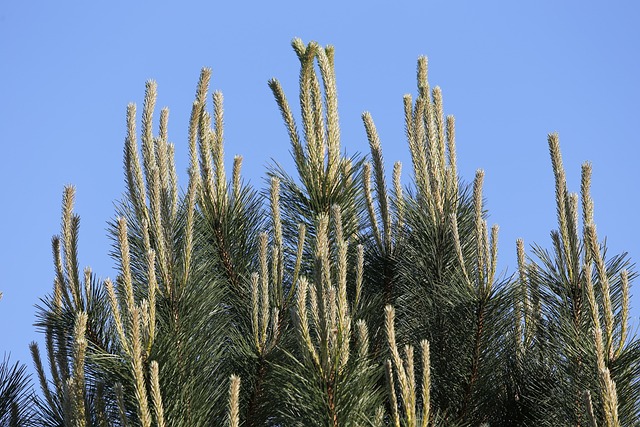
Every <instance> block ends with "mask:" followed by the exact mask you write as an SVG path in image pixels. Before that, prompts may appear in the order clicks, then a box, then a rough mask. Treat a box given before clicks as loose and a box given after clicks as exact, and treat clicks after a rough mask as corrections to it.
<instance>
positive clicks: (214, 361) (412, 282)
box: [0, 39, 640, 427]
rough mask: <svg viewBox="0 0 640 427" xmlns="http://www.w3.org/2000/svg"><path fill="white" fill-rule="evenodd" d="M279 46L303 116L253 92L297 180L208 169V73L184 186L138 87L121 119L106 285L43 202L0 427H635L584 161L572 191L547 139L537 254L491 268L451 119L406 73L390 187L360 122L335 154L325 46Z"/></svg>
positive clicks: (378, 151)
mask: <svg viewBox="0 0 640 427" xmlns="http://www.w3.org/2000/svg"><path fill="white" fill-rule="evenodd" d="M292 44H293V48H294V51H295V53H296V55H297V56H298V59H299V61H300V81H299V83H300V87H299V108H300V113H299V114H296V113H294V108H292V105H291V104H290V103H289V101H288V98H287V96H286V95H285V92H284V90H283V88H282V86H281V85H280V83H279V82H278V81H277V80H275V79H273V80H271V81H269V87H270V88H271V90H272V92H273V95H274V97H275V101H276V104H277V107H278V108H279V109H280V112H281V115H282V119H283V122H284V124H285V130H286V132H287V134H288V137H289V140H290V144H291V152H292V155H293V159H294V164H295V173H293V174H291V173H290V172H289V171H285V170H283V169H282V168H281V167H279V166H277V165H276V166H273V167H271V168H270V169H269V170H268V172H267V174H268V180H267V181H268V183H269V185H268V188H267V189H266V191H264V192H260V191H259V190H256V189H254V188H252V187H251V186H250V185H247V184H246V183H245V181H243V179H242V175H241V168H242V157H239V156H236V157H235V159H234V162H233V165H232V167H231V168H230V169H231V170H230V171H229V170H228V168H227V165H225V162H224V117H223V112H224V108H223V96H222V94H221V93H219V92H214V93H213V95H212V96H210V95H209V85H210V78H211V71H210V70H209V69H206V68H205V69H203V70H202V73H201V75H200V80H199V82H198V85H197V89H196V95H195V101H194V103H193V106H192V111H191V118H190V121H189V126H188V146H189V154H190V165H189V169H188V182H187V183H186V186H185V187H184V188H182V187H180V185H179V184H178V178H177V176H178V174H177V171H176V167H175V162H174V146H173V144H172V143H170V142H169V138H168V126H167V124H168V117H169V113H168V110H167V109H162V110H161V112H160V116H159V120H157V122H158V123H159V125H158V130H157V132H154V130H153V127H154V114H155V110H156V109H155V103H156V84H155V82H153V81H149V82H147V85H146V93H145V99H144V105H143V106H142V115H141V130H140V134H139V135H138V131H137V129H136V124H137V121H138V117H137V111H136V106H135V105H133V104H130V105H129V106H128V107H127V115H126V123H127V132H126V139H125V146H124V171H125V187H126V192H125V197H124V199H123V200H122V201H120V202H119V203H118V204H117V209H116V215H115V217H114V219H113V221H112V222H111V223H110V232H111V235H112V238H113V251H112V253H111V256H112V257H113V259H114V261H115V263H116V265H117V270H118V274H117V277H115V278H111V279H110V278H106V279H101V278H99V277H98V276H97V275H95V274H94V273H93V272H92V271H91V269H89V268H85V269H84V270H81V266H79V265H78V253H77V248H78V238H79V236H78V233H79V224H80V220H79V217H78V216H77V215H76V214H75V213H74V209H73V206H74V199H75V196H76V195H75V191H74V188H73V187H67V188H65V189H64V193H63V202H62V221H61V232H60V235H59V236H55V237H54V238H53V240H52V248H53V260H54V266H55V273H56V274H55V277H54V286H53V291H52V293H51V294H50V295H48V296H46V297H45V298H43V299H42V301H41V303H40V304H39V311H38V318H37V323H36V325H37V327H38V329H39V330H40V331H41V332H42V333H43V334H44V342H45V348H44V349H42V350H41V349H40V348H39V346H38V345H37V344H35V343H34V344H32V346H31V352H32V355H33V360H34V363H35V368H36V369H35V371H36V374H37V383H38V384H39V387H40V391H39V392H38V393H34V392H32V391H31V389H30V384H29V382H28V380H27V378H26V377H25V375H24V370H23V369H22V368H19V367H18V365H16V366H15V367H13V368H12V367H10V366H9V364H8V362H6V361H5V362H4V363H3V364H2V366H1V368H0V391H2V394H1V397H0V425H1V426H22V425H24V426H31V425H35V426H46V427H63V426H64V427H66V426H73V427H94V426H95V427H111V426H132V427H133V426H135V427H137V426H141V427H152V426H153V427H155V426H157V427H164V426H167V427H169V426H172V427H173V426H176V427H179V426H183V427H198V426H203V427H204V426H232V427H238V426H265V425H266V426H322V427H342V426H345V427H347V426H353V427H356V426H363V427H364V426H380V427H381V426H393V427H418V426H420V427H426V426H527V425H530V426H564V425H567V426H591V427H595V426H597V425H601V426H603V425H604V426H608V427H613V426H631V425H637V424H639V423H640V382H639V380H640V345H639V344H638V340H637V339H636V338H635V337H634V336H633V334H632V332H631V330H630V325H629V294H630V283H631V282H632V280H633V279H634V278H635V276H636V273H635V272H634V271H633V269H632V264H631V262H630V260H629V259H628V258H627V256H626V254H622V255H619V256H608V254H607V251H606V247H605V245H604V242H603V241H602V240H601V239H600V238H599V237H598V234H597V232H596V227H595V223H594V213H593V211H594V208H593V204H594V203H593V200H592V198H591V196H590V181H591V165H590V164H589V163H585V164H584V165H583V167H582V182H581V188H580V193H579V194H574V193H570V192H569V191H568V189H567V184H566V178H565V171H564V168H563V165H562V158H561V155H560V147H559V140H558V136H557V135H556V134H551V135H549V138H548V143H549V149H550V154H551V163H552V169H553V173H554V176H555V183H556V186H555V194H556V204H557V212H556V214H557V218H558V229H557V230H555V231H552V233H551V238H552V243H553V246H552V248H551V249H545V248H543V247H541V246H536V245H534V246H533V247H532V249H531V251H530V254H529V255H527V253H526V249H525V244H524V242H523V241H522V240H518V241H517V243H516V248H515V249H516V252H517V255H518V271H517V272H515V274H513V276H506V275H504V274H503V275H499V274H498V272H497V271H496V270H497V260H498V227H497V226H496V225H493V226H490V225H489V224H488V222H487V211H486V209H485V208H484V200H483V195H482V186H483V179H484V171H482V170H478V171H477V172H476V175H475V177H474V179H473V182H472V184H470V185H467V184H465V183H464V181H463V180H462V179H461V177H459V176H458V172H457V166H456V156H457V154H456V141H455V121H454V118H453V116H445V115H444V109H443V96H442V91H441V90H440V88H439V87H434V88H431V87H430V85H429V82H428V78H427V71H428V70H427V59H426V58H424V57H421V58H420V59H419V60H418V67H417V80H418V92H417V96H415V99H414V97H412V96H411V95H405V97H404V113H405V118H404V119H405V129H406V138H407V144H408V148H409V151H410V154H411V161H412V164H411V173H410V184H409V185H403V184H402V180H401V175H402V165H401V164H400V163H396V164H394V165H393V172H392V174H391V176H392V182H391V185H389V184H388V183H387V173H386V171H385V162H384V158H383V154H382V143H381V141H380V138H379V136H378V133H377V130H376V127H375V123H374V120H373V117H372V116H371V114H369V113H366V112H365V113H364V114H363V115H362V120H363V124H364V131H365V133H366V136H367V139H368V141H369V147H370V155H369V156H365V157H359V156H351V157H348V156H346V155H345V154H344V153H345V151H344V150H343V147H342V146H341V141H340V123H339V116H338V101H337V84H336V75H335V71H334V49H333V48H332V47H331V46H327V47H322V46H320V45H318V44H317V43H315V42H311V43H309V44H304V43H303V42H302V41H301V40H299V39H295V40H294V41H293V43H292ZM296 117H299V119H298V120H297V119H296ZM229 172H230V174H229ZM580 212H581V213H580ZM41 351H42V352H43V353H44V355H45V357H43V356H42V355H41Z"/></svg>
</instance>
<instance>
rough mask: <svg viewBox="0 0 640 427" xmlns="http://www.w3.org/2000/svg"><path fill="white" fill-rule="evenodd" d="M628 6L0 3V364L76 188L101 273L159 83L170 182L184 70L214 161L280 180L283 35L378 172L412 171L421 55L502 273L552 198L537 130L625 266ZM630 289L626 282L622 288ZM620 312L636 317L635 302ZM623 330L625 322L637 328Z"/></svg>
mask: <svg viewBox="0 0 640 427" xmlns="http://www.w3.org/2000/svg"><path fill="white" fill-rule="evenodd" d="M639 19H640V6H638V4H637V3H636V2H633V1H626V2H623V1H608V2H595V1H541V0H536V1H518V2H515V1H499V2H498V1H484V2H475V1H427V0H423V1H420V2H402V1H398V2H375V1H367V2H360V1H351V2H350V1H344V2H335V1H322V2H303V1H298V2H254V3H251V2H194V1H184V2H153V3H152V2H149V1H138V2H120V1H109V2H80V1H62V2H48V1H21V2H18V1H13V2H9V1H5V2H2V4H1V5H0V148H1V153H2V154H1V159H2V160H1V166H0V182H3V183H4V184H3V189H2V202H1V203H2V208H1V209H0V224H1V227H2V230H1V235H2V237H3V244H2V245H1V246H0V291H1V292H3V293H4V298H3V299H2V300H1V301H0V325H2V328H1V332H0V353H1V352H9V351H10V352H11V353H12V359H14V360H15V359H16V358H17V359H21V360H23V361H25V362H29V364H30V359H29V356H28V348H27V345H28V343H29V342H30V341H31V340H34V339H40V336H39V335H38V334H36V332H35V330H34V328H33V327H32V323H33V321H34V312H35V310H34V308H33V306H34V304H35V303H37V301H38V299H39V298H40V297H42V296H43V295H45V294H46V293H48V292H49V291H50V289H51V286H52V281H53V264H52V261H51V250H50V238H51V236H52V235H54V234H57V233H58V231H59V223H60V201H61V195H62V189H63V186H64V185H65V184H68V183H72V184H74V185H75V186H76V187H77V197H76V198H77V203H76V212H77V213H79V214H80V216H81V230H80V261H81V264H82V265H83V266H84V265H90V266H91V267H92V268H93V270H94V271H95V272H96V273H98V274H99V275H101V276H102V277H106V276H113V275H114V273H113V265H114V264H113V262H112V261H111V260H110V258H109V257H108V252H109V251H110V245H111V242H110V241H109V239H108V237H107V234H106V232H105V229H106V223H107V221H108V220H110V219H111V218H113V216H114V209H113V202H114V201H116V200H118V199H119V198H120V197H121V195H122V193H123V190H124V185H123V173H122V147H123V141H124V135H125V120H124V118H125V108H126V105H127V103H128V102H131V101H133V102H136V103H137V104H138V105H141V104H142V98H143V94H144V82H145V81H146V80H147V79H149V78H153V79H155V80H157V82H158V91H159V98H158V106H159V107H161V106H168V107H169V108H170V118H169V136H170V139H171V140H172V141H173V142H174V143H175V144H176V157H177V164H178V172H179V175H180V178H181V182H182V183H183V184H184V183H185V182H186V165H187V157H188V156H187V144H186V136H187V120H188V114H189V111H190V107H191V103H192V101H193V95H194V91H195V85H196V81H197V78H198V74H199V71H200V68H201V67H203V66H209V67H212V68H213V79H212V88H213V89H216V90H221V91H223V93H224V95H225V120H226V127H225V136H226V147H225V149H226V154H227V158H228V159H231V158H232V156H233V155H234V154H242V155H244V157H245V162H244V175H245V177H246V178H247V179H249V180H250V181H251V182H252V183H254V184H255V185H257V186H262V177H263V175H264V171H265V166H266V165H267V164H268V163H269V162H271V161H272V160H271V159H275V160H277V161H279V162H281V163H282V164H283V165H285V166H286V167H288V168H289V170H291V161H290V156H289V145H288V139H287V134H286V131H285V128H284V126H283V125H282V122H281V120H280V115H279V113H278V109H277V107H276V104H275V102H274V101H273V99H272V96H271V93H270V91H269V89H268V87H267V80H268V79H269V78H271V77H277V78H278V79H280V81H281V82H282V84H283V86H284V88H285V90H286V92H287V94H288V97H289V98H290V99H291V100H295V99H296V97H297V75H298V61H297V59H296V57H295V54H294V53H293V51H292V49H291V47H290V41H291V39H292V38H293V37H301V38H302V39H303V40H304V41H305V42H307V41H309V40H317V41H318V42H320V43H322V44H333V45H334V46H335V47H336V69H337V82H338V96H339V102H340V106H339V109H340V117H341V128H342V144H343V147H344V148H345V149H346V150H347V151H348V152H349V153H355V152H366V151H367V141H366V136H365V132H364V128H363V126H362V123H361V120H360V115H361V113H362V112H363V111H365V110H367V111H370V112H371V114H372V116H373V118H374V120H375V122H376V125H377V127H378V131H379V133H380V137H381V140H382V144H383V150H384V154H385V158H386V161H387V164H388V169H389V170H390V169H391V164H392V162H394V161H396V160H400V161H402V162H403V163H404V164H405V168H404V170H405V180H407V179H408V175H407V174H408V173H409V171H410V166H409V165H410V161H409V155H408V150H407V144H406V141H405V138H404V129H403V115H402V95H403V94H405V93H415V66H416V59H417V57H418V56H419V55H422V54H424V55H427V56H428V57H429V75H430V82H431V84H432V85H439V86H441V87H442V90H443V94H444V105H445V112H446V113H447V114H453V115H455V116H456V130H457V145H458V161H459V171H460V173H461V175H462V177H463V178H465V179H466V180H467V181H470V180H472V179H473V174H474V171H475V170H476V169H477V168H483V169H485V172H486V176H485V196H486V198H487V206H488V208H489V210H490V219H489V221H490V223H498V224H499V225H500V242H499V246H500V258H501V264H500V265H501V268H502V270H503V271H505V272H506V273H507V274H511V273H512V272H513V271H514V266H515V239H516V238H518V237H523V238H524V239H525V242H526V243H527V245H530V244H532V243H534V242H536V243H538V244H540V245H542V246H544V247H550V239H549V232H550V230H552V229H553V228H554V227H555V207H554V187H553V180H552V171H551V167H550V161H549V157H548V152H547V143H546V136H547V134H548V133H549V132H553V131H557V132H559V134H560V141H561V146H562V150H563V154H564V163H565V167H566V169H567V175H568V182H569V187H570V191H578V190H579V174H580V165H581V163H582V162H583V161H585V160H590V161H592V162H593V168H594V173H593V197H594V199H595V207H596V213H595V220H596V223H597V225H598V231H599V234H600V236H601V237H602V236H605V235H606V236H608V244H609V247H610V251H611V252H610V253H618V252H621V251H628V252H629V253H630V254H631V256H632V258H633V259H635V260H638V259H639V257H640V227H639V226H638V214H637V212H638V211H639V208H640V202H639V201H638V197H637V183H638V182H640V169H639V168H638V167H637V163H638V160H639V159H640V140H639V136H638V135H639V133H638V131H637V126H638V123H639V118H640V103H639V102H638V100H639V99H640V84H639V83H638V76H640V44H639V41H640V26H638V25H637V23H638V21H639ZM632 291H633V289H632ZM634 294H636V296H635V297H634V298H633V299H632V304H633V305H634V309H633V312H632V313H633V315H634V316H635V317H636V318H637V316H638V315H639V314H640V298H639V297H638V295H640V293H638V292H637V291H636V292H634ZM636 321H637V320H636Z"/></svg>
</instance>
